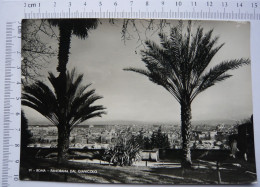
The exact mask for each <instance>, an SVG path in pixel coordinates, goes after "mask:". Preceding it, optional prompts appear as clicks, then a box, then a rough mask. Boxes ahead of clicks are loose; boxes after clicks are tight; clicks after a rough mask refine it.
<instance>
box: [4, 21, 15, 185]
mask: <svg viewBox="0 0 260 187" xmlns="http://www.w3.org/2000/svg"><path fill="white" fill-rule="evenodd" d="M5 39H6V41H5V42H6V43H5V75H4V126H3V144H2V145H3V159H2V186H3V187H5V186H8V178H9V176H8V174H9V170H10V168H9V162H8V160H9V158H10V141H9V139H10V132H9V129H10V123H11V121H10V117H11V116H10V108H11V102H10V97H11V91H12V90H11V76H12V72H11V69H10V68H9V67H11V64H12V50H13V23H12V22H7V23H6V33H5Z"/></svg>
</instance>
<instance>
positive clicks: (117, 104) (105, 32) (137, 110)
mask: <svg viewBox="0 0 260 187" xmlns="http://www.w3.org/2000/svg"><path fill="white" fill-rule="evenodd" d="M101 22H102V24H99V25H98V27H97V29H95V30H92V31H91V32H90V33H89V37H88V38H87V39H86V40H81V39H78V38H76V37H74V36H73V37H72V42H71V51H70V52H71V54H70V57H69V63H68V69H72V68H74V67H75V68H76V70H77V72H78V73H84V84H88V83H92V85H91V88H94V89H96V93H97V94H98V95H101V96H103V97H104V98H103V99H101V100H99V101H97V102H96V104H102V105H103V106H105V107H106V108H107V109H106V111H107V114H106V115H104V116H103V117H102V118H95V119H92V121H114V120H126V121H132V120H134V121H145V122H149V121H151V122H171V121H174V122H178V121H180V105H179V103H178V102H177V101H176V100H175V99H174V97H173V96H172V95H171V94H170V93H168V92H167V91H166V90H165V89H164V88H163V87H161V86H158V85H155V84H154V83H152V82H151V81H149V79H148V78H147V77H145V76H142V75H140V74H137V73H134V72H127V71H123V68H127V67H138V68H144V63H143V62H142V60H141V55H140V50H141V49H143V47H144V46H143V45H140V41H138V35H137V34H136V32H135V29H134V28H133V27H129V28H128V31H129V32H130V33H131V34H132V38H131V39H130V40H127V41H126V42H124V41H122V38H121V36H122V34H121V29H122V22H121V21H120V20H117V21H116V23H115V24H111V23H108V21H107V20H101ZM170 22H171V24H172V25H176V24H178V21H170ZM145 23H146V22H145V21H144V20H142V21H140V22H139V21H136V25H137V28H138V30H139V35H140V37H141V39H142V41H144V40H145V39H146V38H147V39H150V40H153V41H156V42H158V41H159V40H158V32H157V30H156V28H154V29H153V30H152V31H151V32H149V31H145V28H146V27H145V26H144V27H143V26H142V24H145ZM199 25H200V26H201V27H203V28H204V30H205V31H208V30H209V29H214V32H213V35H214V36H219V41H218V44H221V43H225V45H224V46H223V47H222V48H221V50H220V51H219V52H218V53H217V54H216V55H215V57H214V58H213V60H212V62H211V64H210V66H209V68H210V67H212V66H214V65H216V64H218V63H221V62H222V61H224V60H231V59H239V58H250V24H249V23H248V22H227V21H225V22H221V21H196V22H193V29H194V30H195V29H196V28H197V26H199ZM164 32H166V33H167V32H169V27H166V28H165V30H164ZM47 41H48V40H47ZM49 42H56V41H54V40H50V41H49ZM56 66H57V59H56V58H53V59H52V62H51V63H50V64H49V65H48V67H47V68H46V69H44V70H42V73H43V74H46V72H48V71H52V72H56ZM250 68H251V66H250V65H247V66H243V67H241V68H239V69H237V70H233V71H231V72H229V73H231V74H232V75H233V76H232V77H231V78H229V79H228V80H225V81H223V82H221V83H218V84H216V85H215V86H213V87H211V88H209V89H207V90H206V91H205V92H203V93H201V94H200V95H198V96H197V97H196V98H195V100H194V101H193V103H192V120H193V121H203V120H219V121H225V120H234V121H239V120H242V119H245V118H249V117H250V115H251V114H252V113H253V110H252V108H253V107H252V88H251V69H250ZM45 80H46V79H45ZM47 84H48V83H47ZM23 109H24V110H25V114H26V116H27V118H29V121H30V119H33V120H38V121H42V120H43V119H44V117H42V116H41V115H40V114H38V113H37V112H36V111H34V110H32V109H29V108H28V107H23Z"/></svg>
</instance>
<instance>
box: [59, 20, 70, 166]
mask: <svg viewBox="0 0 260 187" xmlns="http://www.w3.org/2000/svg"><path fill="white" fill-rule="evenodd" d="M59 30H60V38H59V40H60V41H59V54H58V67H57V71H58V72H60V74H59V76H58V77H57V78H56V80H57V83H58V86H59V88H58V89H57V90H58V92H57V99H58V100H59V101H58V102H59V103H60V108H59V110H60V116H59V119H60V125H59V127H58V163H64V162H66V161H67V155H68V150H69V138H70V129H69V125H68V124H67V122H66V121H67V101H66V99H67V98H66V95H65V94H66V90H67V87H66V86H67V83H66V82H67V81H66V78H67V77H66V70H67V68H66V66H67V63H68V61H69V50H70V43H71V34H72V28H71V25H70V24H67V22H66V21H61V23H60V27H59Z"/></svg>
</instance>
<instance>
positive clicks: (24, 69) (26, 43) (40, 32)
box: [21, 19, 58, 83]
mask: <svg viewBox="0 0 260 187" xmlns="http://www.w3.org/2000/svg"><path fill="white" fill-rule="evenodd" d="M42 36H45V38H52V39H53V38H55V39H58V38H57V36H56V34H55V32H54V30H53V29H52V27H51V25H50V24H49V23H48V22H47V21H45V20H28V19H24V20H23V21H22V28H21V38H22V42H21V55H22V57H23V58H22V63H21V75H22V76H23V77H24V78H25V79H24V80H23V83H28V82H31V81H36V80H38V78H39V77H42V74H41V73H40V71H39V70H41V69H42V68H45V65H46V64H48V63H49V62H50V59H51V58H52V57H54V56H55V55H56V54H57V52H56V50H55V48H54V46H52V45H51V44H49V43H47V42H46V41H45V40H46V39H45V40H44V39H43V38H42Z"/></svg>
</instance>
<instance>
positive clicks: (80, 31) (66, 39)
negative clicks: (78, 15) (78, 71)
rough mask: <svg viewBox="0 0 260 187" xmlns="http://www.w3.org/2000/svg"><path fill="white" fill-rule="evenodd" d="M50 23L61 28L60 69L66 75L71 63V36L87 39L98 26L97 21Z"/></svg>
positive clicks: (74, 20) (54, 20)
mask: <svg viewBox="0 0 260 187" xmlns="http://www.w3.org/2000/svg"><path fill="white" fill-rule="evenodd" d="M48 21H49V23H50V24H51V25H53V26H58V28H59V44H58V45H59V51H58V67H57V71H58V72H60V74H65V73H66V70H67V69H66V65H67V63H68V61H69V52H70V44H71V36H72V35H75V36H77V37H79V38H80V39H86V38H87V37H88V32H89V30H91V29H95V28H96V27H97V25H98V20H97V19H50V20H48Z"/></svg>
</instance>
